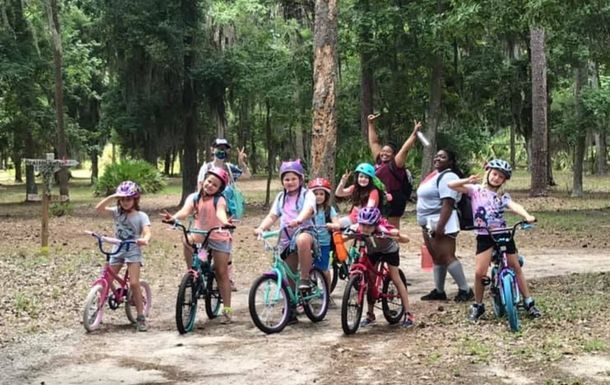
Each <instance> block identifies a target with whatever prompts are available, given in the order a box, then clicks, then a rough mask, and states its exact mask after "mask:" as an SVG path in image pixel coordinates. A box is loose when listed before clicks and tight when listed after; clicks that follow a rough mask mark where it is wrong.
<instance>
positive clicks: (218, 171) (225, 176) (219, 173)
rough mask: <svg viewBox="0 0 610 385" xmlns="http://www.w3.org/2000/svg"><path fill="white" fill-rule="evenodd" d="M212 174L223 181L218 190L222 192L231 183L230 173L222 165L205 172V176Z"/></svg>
mask: <svg viewBox="0 0 610 385" xmlns="http://www.w3.org/2000/svg"><path fill="white" fill-rule="evenodd" d="M210 174H212V175H214V176H215V177H217V178H219V179H220V181H221V182H222V186H220V189H219V190H218V192H222V191H223V190H224V189H225V187H227V185H228V184H229V173H227V172H226V171H225V170H223V169H222V168H220V167H212V168H210V169H209V170H208V172H206V173H205V177H206V178H207V177H208V175H210Z"/></svg>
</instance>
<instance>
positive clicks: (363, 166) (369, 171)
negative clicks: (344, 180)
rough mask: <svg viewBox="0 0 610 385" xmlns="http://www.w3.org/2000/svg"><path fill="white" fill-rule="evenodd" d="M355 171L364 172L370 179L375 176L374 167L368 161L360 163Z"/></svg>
mask: <svg viewBox="0 0 610 385" xmlns="http://www.w3.org/2000/svg"><path fill="white" fill-rule="evenodd" d="M355 171H356V172H359V173H361V174H364V175H366V176H368V177H369V178H371V179H372V178H374V177H375V167H373V165H372V164H370V163H360V164H359V165H358V166H357V167H356V170H355Z"/></svg>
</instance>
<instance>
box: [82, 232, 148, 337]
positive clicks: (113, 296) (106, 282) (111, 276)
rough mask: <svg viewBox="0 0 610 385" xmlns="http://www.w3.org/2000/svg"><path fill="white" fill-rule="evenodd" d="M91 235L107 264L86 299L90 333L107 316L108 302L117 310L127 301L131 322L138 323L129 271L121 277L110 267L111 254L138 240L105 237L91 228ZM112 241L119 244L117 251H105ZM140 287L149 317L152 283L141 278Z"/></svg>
mask: <svg viewBox="0 0 610 385" xmlns="http://www.w3.org/2000/svg"><path fill="white" fill-rule="evenodd" d="M86 233H87V234H89V235H91V236H93V237H94V238H96V239H97V244H98V247H99V249H100V251H101V252H102V253H103V254H105V255H106V264H105V265H104V267H103V268H102V272H101V274H100V276H99V277H98V278H97V279H96V280H95V282H93V285H91V290H89V294H88V295H87V299H86V300H85V306H84V310H83V325H84V326H85V329H86V330H87V331H88V332H92V331H94V330H96V329H97V328H99V326H100V324H101V323H102V317H103V315H104V304H105V303H106V302H108V307H110V309H112V310H116V309H118V308H119V306H120V305H121V304H122V303H125V313H126V315H127V318H128V319H129V321H130V322H131V323H135V322H136V316H137V312H136V309H135V304H134V302H133V299H132V291H131V289H130V287H129V272H128V270H127V269H125V274H124V275H123V277H122V278H121V277H120V276H119V274H115V273H114V272H113V271H112V269H111V268H110V264H109V263H108V262H109V261H110V257H111V256H113V255H116V254H118V253H119V252H120V251H121V250H123V249H125V250H129V247H130V246H131V245H132V244H135V243H136V241H135V240H128V241H121V240H120V239H117V238H111V237H105V236H101V235H98V234H96V233H93V232H91V231H87V232H86ZM104 243H110V244H113V245H115V248H114V250H112V251H107V250H104V247H103V244H104ZM114 282H117V283H118V287H116V288H115V285H113V283H114ZM140 289H141V291H142V300H143V305H144V315H145V316H147V317H148V313H149V312H150V306H151V304H152V297H151V291H150V286H148V283H146V282H145V281H140Z"/></svg>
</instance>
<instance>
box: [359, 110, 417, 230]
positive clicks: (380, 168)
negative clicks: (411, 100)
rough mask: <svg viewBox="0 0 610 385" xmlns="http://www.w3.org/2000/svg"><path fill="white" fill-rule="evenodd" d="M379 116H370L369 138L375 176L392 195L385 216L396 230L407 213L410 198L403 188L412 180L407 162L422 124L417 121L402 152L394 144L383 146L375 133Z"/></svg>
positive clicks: (401, 149) (385, 208)
mask: <svg viewBox="0 0 610 385" xmlns="http://www.w3.org/2000/svg"><path fill="white" fill-rule="evenodd" d="M378 117H379V115H369V116H368V123H369V128H368V137H369V147H370V148H371V152H372V153H373V157H374V158H375V175H377V177H378V178H379V179H381V181H382V182H383V184H384V185H385V187H386V191H388V192H389V193H390V195H391V199H389V201H388V203H387V205H386V207H384V210H383V211H384V215H385V216H387V217H388V221H389V222H390V223H391V224H392V225H394V227H396V228H400V217H401V216H402V214H404V212H405V207H406V205H407V201H408V200H409V198H410V197H409V196H407V193H406V191H405V189H404V188H403V186H404V185H405V183H406V181H405V178H410V174H408V171H407V170H406V169H405V161H406V159H407V154H408V153H409V150H410V149H411V148H412V147H413V145H414V144H415V141H416V134H417V131H418V130H419V129H420V127H421V123H420V122H417V121H415V122H414V123H415V124H414V126H413V132H411V135H410V136H409V137H408V138H407V140H406V141H405V143H404V144H403V145H402V147H401V148H400V150H398V151H397V148H396V146H395V145H394V144H391V143H388V144H385V145H383V146H382V145H381V144H380V143H379V139H378V137H377V132H376V131H375V119H377V118H378Z"/></svg>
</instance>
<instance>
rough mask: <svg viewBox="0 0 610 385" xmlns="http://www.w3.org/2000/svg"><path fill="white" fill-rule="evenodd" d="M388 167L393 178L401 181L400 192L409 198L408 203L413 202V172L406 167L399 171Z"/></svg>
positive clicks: (390, 166)
mask: <svg viewBox="0 0 610 385" xmlns="http://www.w3.org/2000/svg"><path fill="white" fill-rule="evenodd" d="M388 167H389V168H390V173H392V176H393V177H394V178H395V179H397V180H399V181H400V192H401V193H402V195H403V196H405V197H407V201H411V195H412V194H413V176H412V175H411V172H410V171H409V170H408V169H407V168H406V167H405V168H401V169H398V170H395V169H394V167H392V165H389V166H388ZM396 171H397V172H396ZM401 174H402V175H401Z"/></svg>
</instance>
